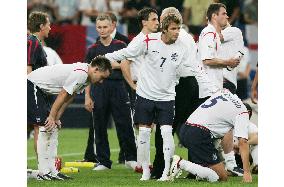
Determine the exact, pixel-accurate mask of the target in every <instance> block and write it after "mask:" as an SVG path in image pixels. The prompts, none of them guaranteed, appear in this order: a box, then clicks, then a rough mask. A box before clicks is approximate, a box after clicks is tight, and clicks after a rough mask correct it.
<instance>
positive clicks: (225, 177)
mask: <svg viewBox="0 0 284 187" xmlns="http://www.w3.org/2000/svg"><path fill="white" fill-rule="evenodd" d="M218 175H219V180H220V181H227V180H228V175H227V173H219V174H218Z"/></svg>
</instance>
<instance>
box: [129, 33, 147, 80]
mask: <svg viewBox="0 0 284 187" xmlns="http://www.w3.org/2000/svg"><path fill="white" fill-rule="evenodd" d="M145 37H146V35H145V34H144V33H142V32H140V33H139V34H138V35H137V36H136V37H135V38H137V39H138V40H144V39H145ZM128 59H129V60H131V61H133V63H131V64H130V72H131V77H132V80H134V81H138V79H139V77H140V69H141V67H142V65H143V62H144V61H145V54H143V55H141V56H138V57H135V58H128Z"/></svg>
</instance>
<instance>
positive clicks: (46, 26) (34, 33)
mask: <svg viewBox="0 0 284 187" xmlns="http://www.w3.org/2000/svg"><path fill="white" fill-rule="evenodd" d="M50 30H51V28H50V21H49V18H48V14H46V13H44V12H36V11H35V12H32V13H31V14H30V15H29V18H28V32H29V35H28V36H27V74H29V73H31V72H32V71H33V70H36V69H38V68H40V67H44V66H46V65H47V57H46V53H45V51H44V49H43V46H42V44H41V41H44V39H45V38H47V37H48V34H49V31H50ZM32 128H33V129H34V150H35V153H36V155H37V139H38V131H39V126H38V125H37V124H36V123H35V124H29V125H28V130H27V132H28V136H29V134H30V131H31V130H32Z"/></svg>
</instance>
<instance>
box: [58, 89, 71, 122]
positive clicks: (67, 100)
mask: <svg viewBox="0 0 284 187" xmlns="http://www.w3.org/2000/svg"><path fill="white" fill-rule="evenodd" d="M74 96H75V94H73V95H71V97H70V95H69V94H68V98H67V99H66V100H65V102H64V103H63V105H62V106H61V108H60V109H59V110H58V112H57V116H56V120H59V119H60V118H61V116H62V114H63V113H64V111H65V109H66V108H67V106H68V105H69V104H70V103H72V102H73V99H74Z"/></svg>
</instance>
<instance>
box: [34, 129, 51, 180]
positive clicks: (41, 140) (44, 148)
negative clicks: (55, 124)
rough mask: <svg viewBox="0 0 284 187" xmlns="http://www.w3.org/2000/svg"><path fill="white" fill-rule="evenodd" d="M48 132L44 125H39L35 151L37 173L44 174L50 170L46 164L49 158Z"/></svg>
mask: <svg viewBox="0 0 284 187" xmlns="http://www.w3.org/2000/svg"><path fill="white" fill-rule="evenodd" d="M50 135H51V134H50V133H47V132H46V130H45V128H44V127H39V133H38V140H37V153H38V170H39V173H40V174H42V175H45V174H47V173H49V172H50V169H49V165H48V158H49V152H48V150H49V148H48V147H49V144H50Z"/></svg>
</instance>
